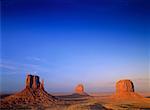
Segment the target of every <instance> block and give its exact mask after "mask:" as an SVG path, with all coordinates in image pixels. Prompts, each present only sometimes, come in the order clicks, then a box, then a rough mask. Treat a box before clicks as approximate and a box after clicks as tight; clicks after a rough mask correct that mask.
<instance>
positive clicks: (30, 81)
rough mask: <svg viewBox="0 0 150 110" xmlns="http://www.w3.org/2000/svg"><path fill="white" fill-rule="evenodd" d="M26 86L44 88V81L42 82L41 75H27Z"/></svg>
mask: <svg viewBox="0 0 150 110" xmlns="http://www.w3.org/2000/svg"><path fill="white" fill-rule="evenodd" d="M26 88H31V89H38V88H42V89H44V81H43V80H42V83H41V82H40V78H39V76H35V75H27V77H26Z"/></svg>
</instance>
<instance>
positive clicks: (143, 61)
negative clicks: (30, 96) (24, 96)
mask: <svg viewBox="0 0 150 110" xmlns="http://www.w3.org/2000/svg"><path fill="white" fill-rule="evenodd" d="M1 6H2V8H1V21H2V22H1V26H2V27H1V35H2V37H1V43H2V45H1V50H2V51H1V59H2V60H1V61H2V63H1V64H0V68H1V79H0V80H1V82H0V83H1V89H0V92H14V91H18V90H21V89H23V88H24V86H25V76H26V74H27V73H31V74H37V75H39V76H40V78H41V79H44V81H45V88H46V90H47V91H49V92H73V90H74V87H75V86H76V85H77V84H78V83H83V84H84V85H85V88H86V91H88V92H99V91H100V92H104V91H114V88H115V82H116V81H117V80H119V79H124V78H129V79H131V80H132V81H133V82H134V84H135V89H136V90H139V91H148V90H150V89H149V88H150V82H149V80H150V79H149V78H150V75H149V62H148V61H149V50H150V49H149V47H150V46H149V38H148V37H149V36H150V31H149V30H150V20H149V19H150V14H149V13H150V7H149V6H150V1H148V0H2V2H1Z"/></svg>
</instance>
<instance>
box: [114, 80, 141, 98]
mask: <svg viewBox="0 0 150 110" xmlns="http://www.w3.org/2000/svg"><path fill="white" fill-rule="evenodd" d="M113 98H117V99H128V100H129V99H138V98H142V96H141V95H139V94H137V93H136V92H135V90H134V84H133V82H132V81H131V80H128V79H124V80H120V81H118V82H117V83H116V93H115V94H114V95H113Z"/></svg>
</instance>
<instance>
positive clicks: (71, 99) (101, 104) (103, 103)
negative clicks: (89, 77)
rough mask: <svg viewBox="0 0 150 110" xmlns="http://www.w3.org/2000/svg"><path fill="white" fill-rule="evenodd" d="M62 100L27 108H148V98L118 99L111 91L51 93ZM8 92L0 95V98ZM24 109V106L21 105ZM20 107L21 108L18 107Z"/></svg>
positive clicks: (91, 109)
mask: <svg viewBox="0 0 150 110" xmlns="http://www.w3.org/2000/svg"><path fill="white" fill-rule="evenodd" d="M52 94H53V95H55V96H56V97H57V98H59V99H60V100H62V101H63V103H61V104H57V105H53V106H52V105H50V106H47V107H44V108H43V107H40V106H38V107H37V106H32V107H28V109H33V110H37V109H43V110H44V109H45V110H150V98H144V99H143V98H142V99H133V100H131V99H130V100H118V99H114V98H112V97H111V95H112V93H89V95H90V96H80V95H75V94H74V95H72V94H71V93H52ZM140 94H141V95H142V96H144V97H149V96H150V93H148V92H146V93H144V92H142V93H140ZM8 95H9V94H3V95H1V98H4V97H7V96H8ZM22 107H23V108H24V109H26V107H25V106H23V105H22ZM18 109H22V108H18Z"/></svg>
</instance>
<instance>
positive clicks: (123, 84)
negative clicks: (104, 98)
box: [116, 79, 134, 93]
mask: <svg viewBox="0 0 150 110" xmlns="http://www.w3.org/2000/svg"><path fill="white" fill-rule="evenodd" d="M116 92H117V93H120V92H134V85H133V82H132V81H131V80H127V79H126V80H120V81H118V82H117V83H116Z"/></svg>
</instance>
